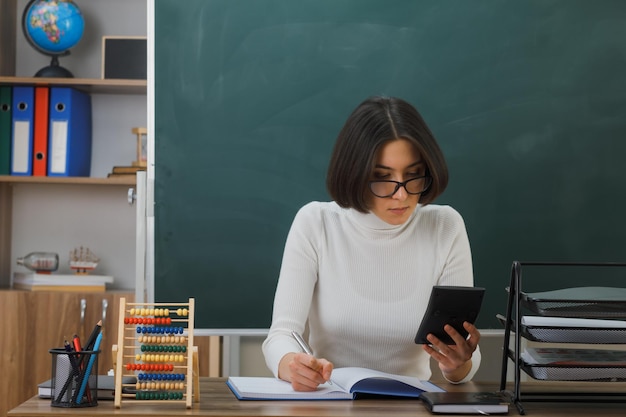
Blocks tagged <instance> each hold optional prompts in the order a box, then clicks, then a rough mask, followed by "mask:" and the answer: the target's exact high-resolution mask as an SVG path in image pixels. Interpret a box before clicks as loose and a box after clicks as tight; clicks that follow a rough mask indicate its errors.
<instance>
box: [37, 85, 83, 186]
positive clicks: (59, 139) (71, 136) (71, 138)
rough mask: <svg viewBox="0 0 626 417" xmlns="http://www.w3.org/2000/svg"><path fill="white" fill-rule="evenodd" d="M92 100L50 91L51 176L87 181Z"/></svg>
mask: <svg viewBox="0 0 626 417" xmlns="http://www.w3.org/2000/svg"><path fill="white" fill-rule="evenodd" d="M91 120H92V119H91V97H90V96H89V94H87V93H84V92H82V91H79V90H76V89H74V88H70V87H50V119H49V127H48V129H49V134H48V176H49V177H88V176H89V173H90V171H91V139H92V138H91Z"/></svg>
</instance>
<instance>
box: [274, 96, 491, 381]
mask: <svg viewBox="0 0 626 417" xmlns="http://www.w3.org/2000/svg"><path fill="white" fill-rule="evenodd" d="M447 183H448V169H447V165H446V162H445V159H444V156H443V154H442V152H441V149H440V148H439V145H438V144H437V142H436V140H435V138H434V137H433V135H432V133H431V131H430V129H429V128H428V126H427V125H426V123H425V122H424V120H423V119H422V117H421V115H420V114H419V113H418V111H417V110H416V109H415V108H414V107H413V106H412V105H410V104H409V103H407V102H406V101H403V100H401V99H398V98H390V97H372V98H369V99H367V100H365V101H364V102H363V103H361V104H360V105H359V106H358V107H357V108H356V109H355V110H354V111H353V113H352V114H351V115H350V116H349V117H348V120H347V121H346V123H345V125H344V127H343V128H342V130H341V132H340V133H339V136H338V138H337V141H336V143H335V147H334V150H333V154H332V156H331V160H330V164H329V168H328V174H327V179H326V185H327V188H328V191H329V194H330V196H331V197H332V199H333V200H334V201H333V202H311V203H309V204H307V205H305V206H304V207H302V208H301V209H300V210H299V212H298V213H297V215H296V217H295V219H294V221H293V224H292V226H291V230H290V231H289V235H288V237H287V241H286V245H285V251H284V255H283V260H282V266H281V271H280V277H279V280H278V286H277V289H276V295H275V299H274V311H273V318H272V325H271V328H270V331H269V334H268V336H267V339H266V340H265V341H264V343H263V353H264V355H265V359H266V362H267V365H268V367H269V368H270V369H271V370H272V372H273V373H274V375H275V376H276V377H278V378H281V379H283V380H285V381H289V382H291V384H292V386H293V388H294V389H295V390H300V391H306V390H314V389H315V388H316V387H317V386H318V385H319V384H321V383H324V381H328V380H329V379H330V376H331V373H332V369H333V367H345V366H360V367H365V368H371V369H377V370H380V371H384V372H389V373H393V374H401V375H411V376H415V377H418V378H420V379H429V378H430V377H431V371H430V363H429V362H430V358H431V357H432V358H434V359H435V360H436V361H437V362H438V365H439V369H440V370H441V372H442V374H443V376H444V377H445V378H446V379H447V380H449V381H451V382H465V381H468V380H470V379H471V378H472V376H473V375H474V373H475V372H476V370H477V369H478V366H479V364H480V351H479V349H478V341H479V339H480V333H479V331H478V330H477V329H476V327H474V326H473V325H471V324H469V323H465V324H464V326H465V329H466V330H467V331H468V332H469V336H468V337H467V338H463V337H462V336H461V335H460V334H459V333H458V332H457V331H456V330H454V329H453V328H452V327H451V326H446V328H445V330H446V332H447V333H448V334H449V335H450V336H451V337H452V338H453V339H454V341H455V343H456V344H455V345H446V344H444V343H442V342H441V341H440V340H439V339H437V338H436V337H434V336H433V335H430V336H429V339H428V340H429V342H430V344H429V345H416V344H415V343H414V338H415V333H416V331H417V328H418V327H419V323H420V321H421V320H422V318H423V315H424V312H425V310H426V306H427V304H428V299H429V296H430V292H431V288H432V286H433V285H456V286H472V285H473V273H472V258H471V252H470V245H469V241H468V237H467V232H466V230H465V224H464V222H463V219H462V217H461V216H460V215H459V213H458V212H456V211H455V210H454V209H452V208H451V207H449V206H440V205H434V204H430V203H432V202H433V201H434V200H435V198H436V197H437V196H439V195H440V194H441V193H442V192H443V191H444V189H445V188H446V185H447ZM292 331H295V332H298V333H300V334H302V333H308V340H309V344H310V345H311V347H312V349H313V355H309V354H306V353H303V352H302V350H301V348H300V347H299V345H298V343H297V341H296V340H295V339H294V338H293V336H292Z"/></svg>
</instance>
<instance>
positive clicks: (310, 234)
mask: <svg viewBox="0 0 626 417" xmlns="http://www.w3.org/2000/svg"><path fill="white" fill-rule="evenodd" d="M319 223H320V215H319V208H318V207H317V206H316V204H315V203H309V204H307V205H306V206H304V207H302V208H301V209H300V210H299V211H298V213H297V214H296V217H295V219H294V221H293V223H292V225H291V229H290V230H289V234H288V235H287V240H286V243H285V249H284V253H283V260H282V264H281V269H280V275H279V278H278V284H277V286H276V294H275V296H274V309H273V314H272V325H271V327H270V329H269V333H268V335H267V338H266V339H265V341H264V342H263V346H262V349H263V355H264V356H265V362H266V364H267V367H268V368H269V369H270V370H271V371H272V373H273V374H274V376H276V377H278V365H279V363H280V360H281V359H282V357H283V356H284V355H285V354H287V353H289V352H300V351H301V349H300V347H299V346H298V344H297V342H296V341H295V340H294V339H293V337H292V336H291V332H292V331H297V332H299V333H300V334H303V333H304V329H305V325H306V321H307V317H308V314H309V309H310V306H311V300H312V297H313V291H314V288H315V283H316V281H317V275H318V253H317V244H316V240H317V239H318V236H319V233H320V230H321V225H320V224H319Z"/></svg>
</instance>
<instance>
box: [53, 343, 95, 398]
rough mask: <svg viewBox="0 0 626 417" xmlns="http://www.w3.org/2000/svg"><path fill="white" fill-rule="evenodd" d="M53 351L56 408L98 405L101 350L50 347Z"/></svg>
mask: <svg viewBox="0 0 626 417" xmlns="http://www.w3.org/2000/svg"><path fill="white" fill-rule="evenodd" d="M49 352H50V353H51V354H52V395H51V405H52V407H65V408H74V407H93V406H96V405H98V356H99V353H100V351H99V350H97V351H90V350H85V351H81V352H73V351H72V352H68V351H67V350H65V349H63V348H58V349H50V351H49Z"/></svg>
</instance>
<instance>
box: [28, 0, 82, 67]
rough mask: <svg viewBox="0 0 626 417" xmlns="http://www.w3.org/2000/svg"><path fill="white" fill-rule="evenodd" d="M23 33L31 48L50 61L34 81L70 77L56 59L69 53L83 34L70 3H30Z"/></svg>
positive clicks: (59, 0)
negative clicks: (46, 56) (47, 57)
mask: <svg viewBox="0 0 626 417" xmlns="http://www.w3.org/2000/svg"><path fill="white" fill-rule="evenodd" d="M22 29H23V31H24V36H25V37H26V40H27V41H28V43H30V45H31V46H32V47H33V48H35V49H36V50H37V51H39V52H41V53H42V54H45V55H49V56H51V57H52V61H51V63H50V65H49V66H47V67H45V68H42V69H41V70H39V71H38V72H37V74H35V76H36V77H73V75H72V73H71V72H70V71H69V70H67V69H65V68H63V67H61V66H59V57H60V56H65V55H68V54H69V53H70V49H71V48H72V47H74V46H75V45H76V44H77V43H78V42H79V41H80V39H81V38H82V36H83V32H84V30H85V21H84V19H83V15H82V13H81V11H80V9H79V8H78V6H77V5H76V4H75V3H74V2H73V1H72V0H30V1H29V2H28V4H27V5H26V7H25V8H24V14H23V16H22Z"/></svg>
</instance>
